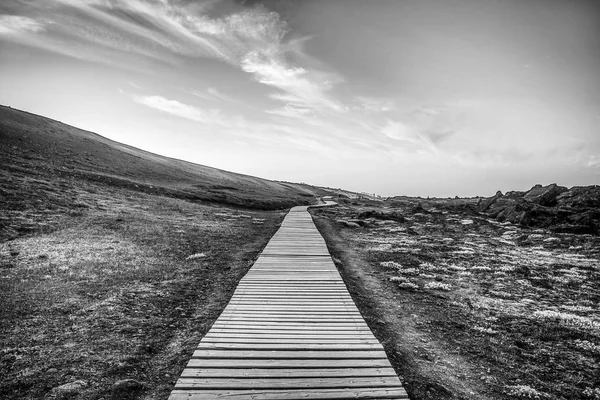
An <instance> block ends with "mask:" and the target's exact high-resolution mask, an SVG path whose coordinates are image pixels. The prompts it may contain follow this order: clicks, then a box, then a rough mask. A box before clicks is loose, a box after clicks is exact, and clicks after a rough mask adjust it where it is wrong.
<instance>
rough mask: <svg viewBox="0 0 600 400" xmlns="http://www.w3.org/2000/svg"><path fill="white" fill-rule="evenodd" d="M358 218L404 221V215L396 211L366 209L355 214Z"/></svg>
mask: <svg viewBox="0 0 600 400" xmlns="http://www.w3.org/2000/svg"><path fill="white" fill-rule="evenodd" d="M357 218H358V219H362V220H364V219H369V218H374V219H379V220H382V221H386V220H387V221H396V222H405V221H406V218H404V215H402V214H400V213H399V212H397V211H377V210H366V211H363V212H361V213H359V214H358V215H357Z"/></svg>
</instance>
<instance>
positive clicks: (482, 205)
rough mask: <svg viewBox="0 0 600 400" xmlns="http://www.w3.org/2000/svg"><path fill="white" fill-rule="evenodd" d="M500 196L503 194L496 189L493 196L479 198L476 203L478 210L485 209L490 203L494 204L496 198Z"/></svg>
mask: <svg viewBox="0 0 600 400" xmlns="http://www.w3.org/2000/svg"><path fill="white" fill-rule="evenodd" d="M502 196H504V195H503V194H502V192H501V191H499V190H498V191H497V192H496V194H495V195H494V196H492V197H489V198H487V199H480V200H479V204H478V206H479V210H480V211H485V210H487V209H488V208H490V206H491V205H492V204H494V203H495V202H496V200H498V199H499V198H500V197H502Z"/></svg>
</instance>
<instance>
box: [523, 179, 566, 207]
mask: <svg viewBox="0 0 600 400" xmlns="http://www.w3.org/2000/svg"><path fill="white" fill-rule="evenodd" d="M568 190H569V189H567V188H566V187H563V186H557V185H556V183H553V184H551V185H548V186H542V185H535V186H534V187H532V188H531V189H530V190H529V191H528V192H527V193H525V195H524V196H523V199H524V200H525V201H528V202H530V203H535V204H539V205H540V206H546V207H549V206H553V205H555V204H556V198H557V197H558V195H560V194H561V193H564V192H566V191H568Z"/></svg>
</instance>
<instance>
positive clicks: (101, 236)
mask: <svg viewBox="0 0 600 400" xmlns="http://www.w3.org/2000/svg"><path fill="white" fill-rule="evenodd" d="M80 197H81V199H80V201H82V202H83V203H84V204H85V207H82V208H80V209H78V211H79V212H78V213H76V214H75V215H74V216H69V215H68V214H64V213H63V215H58V216H57V218H56V221H57V222H56V223H55V224H53V225H52V226H51V227H50V228H48V227H47V226H46V225H45V226H46V227H45V228H43V229H41V231H42V233H39V234H35V233H34V234H30V235H26V236H24V237H20V238H17V239H14V240H11V241H7V242H3V243H1V244H0V265H1V266H2V268H1V269H0V296H1V297H0V302H1V304H0V325H1V327H2V328H1V330H0V343H1V347H2V351H1V353H0V376H2V379H1V383H0V397H2V398H3V399H37V398H46V397H57V398H60V397H69V398H80V399H101V398H104V399H108V398H115V399H116V398H148V399H150V398H166V397H167V394H168V393H169V391H170V390H171V388H172V385H173V384H174V382H175V380H176V378H177V376H178V375H179V373H180V372H181V370H182V368H183V367H184V365H185V363H186V362H187V359H188V358H189V356H190V355H191V352H192V350H193V348H194V347H195V346H196V344H197V342H198V341H199V340H200V338H201V336H202V335H203V334H204V333H205V332H206V331H207V330H208V328H209V327H210V325H211V324H212V322H213V321H214V320H215V319H216V317H217V316H218V314H219V312H220V310H221V309H222V307H224V306H225V304H226V303H227V301H228V298H229V296H230V295H231V294H232V291H233V288H234V287H235V284H236V282H237V280H238V279H239V278H240V277H241V276H242V275H243V274H244V273H245V271H246V270H247V269H248V268H249V266H250V265H251V264H252V262H253V260H254V258H255V257H256V256H257V254H258V252H259V251H260V250H261V248H262V246H264V245H265V244H266V242H267V241H268V239H269V238H270V236H271V235H272V234H273V233H274V231H275V229H276V226H277V224H278V223H279V222H280V221H281V218H282V216H283V213H281V212H263V211H248V210H237V209H234V208H227V207H219V206H208V205H199V204H193V203H189V202H186V201H183V200H178V199H172V198H164V197H159V196H152V195H146V194H143V193H136V192H129V191H126V190H120V189H111V188H106V190H104V191H100V190H98V191H96V192H95V193H91V192H89V191H88V192H81V196H80ZM32 213H33V214H35V213H34V212H33V211H32V210H30V209H29V210H27V209H25V210H24V211H23V215H24V216H25V217H27V218H31V220H33V221H35V215H34V216H32ZM34 232H35V229H34ZM44 232H46V233H44ZM199 254H202V255H203V256H198V255H199ZM126 378H131V379H135V380H136V381H137V382H139V383H140V385H139V387H136V388H133V389H131V390H130V391H129V392H122V391H121V392H119V391H116V392H115V391H113V389H111V386H112V385H113V384H114V383H115V382H116V381H119V380H122V379H126ZM78 380H80V381H83V382H85V385H84V386H83V387H82V388H80V389H79V390H77V391H74V392H72V393H68V392H65V393H59V392H57V391H56V390H53V388H56V387H57V386H60V385H62V384H65V383H69V382H73V381H78Z"/></svg>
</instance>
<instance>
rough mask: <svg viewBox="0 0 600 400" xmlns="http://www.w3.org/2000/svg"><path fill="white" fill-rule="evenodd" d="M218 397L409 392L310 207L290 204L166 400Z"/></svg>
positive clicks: (377, 396)
mask: <svg viewBox="0 0 600 400" xmlns="http://www.w3.org/2000/svg"><path fill="white" fill-rule="evenodd" d="M222 398H227V399H408V396H407V395H406V392H405V391H404V389H403V387H402V384H401V383H400V380H399V379H398V376H397V375H396V373H395V372H394V370H393V368H392V366H391V365H390V363H389V361H388V359H387V357H386V355H385V353H384V351H383V347H382V346H381V344H380V343H379V342H378V341H377V339H375V337H374V336H373V334H372V333H371V331H370V330H369V327H368V326H367V324H366V323H365V321H364V320H363V318H362V316H361V315H360V313H359V311H358V309H357V308H356V305H355V304H354V302H353V301H352V298H351V297H350V294H349V293H348V291H347V289H346V286H345V285H344V282H343V281H342V279H341V277H340V275H339V273H338V272H337V270H336V268H335V265H334V264H333V261H332V259H331V256H330V254H329V251H328V250H327V246H326V245H325V241H324V240H323V238H322V236H321V235H320V233H319V232H318V231H317V229H316V227H315V225H314V223H313V221H312V218H311V216H310V214H309V213H308V211H307V207H306V206H302V207H294V208H292V209H291V210H290V212H289V214H288V215H287V216H286V218H285V219H284V221H283V223H282V225H281V228H280V229H279V230H278V231H277V233H276V234H275V235H274V236H273V237H272V238H271V240H270V241H269V243H268V244H267V246H266V247H265V249H264V250H263V252H262V253H261V255H260V257H259V258H258V260H257V261H256V263H254V265H253V266H252V268H251V269H250V271H249V272H248V274H246V276H245V277H244V278H243V279H242V280H241V281H240V283H239V285H238V287H237V289H236V291H235V293H234V295H233V297H232V298H231V301H230V302H229V304H228V305H227V307H226V308H225V310H224V311H223V313H222V314H221V315H220V317H219V318H218V319H217V321H216V322H215V324H214V325H213V326H212V328H211V329H210V331H209V332H208V333H207V334H206V336H205V337H204V338H203V339H202V341H201V342H200V344H199V345H198V349H197V350H196V351H195V352H194V354H193V356H192V359H191V360H190V361H189V363H188V364H187V366H186V368H185V370H184V371H183V373H182V374H181V377H180V378H179V380H178V381H177V383H176V385H175V389H174V390H173V391H172V392H171V396H170V397H169V400H183V399H188V400H189V399H222Z"/></svg>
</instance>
